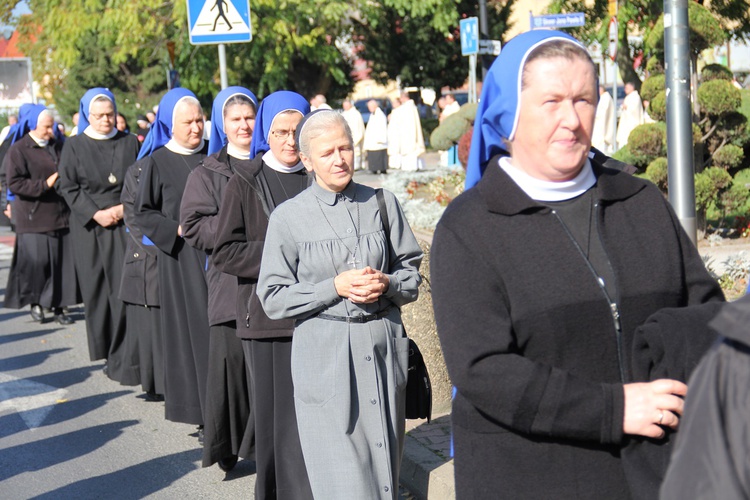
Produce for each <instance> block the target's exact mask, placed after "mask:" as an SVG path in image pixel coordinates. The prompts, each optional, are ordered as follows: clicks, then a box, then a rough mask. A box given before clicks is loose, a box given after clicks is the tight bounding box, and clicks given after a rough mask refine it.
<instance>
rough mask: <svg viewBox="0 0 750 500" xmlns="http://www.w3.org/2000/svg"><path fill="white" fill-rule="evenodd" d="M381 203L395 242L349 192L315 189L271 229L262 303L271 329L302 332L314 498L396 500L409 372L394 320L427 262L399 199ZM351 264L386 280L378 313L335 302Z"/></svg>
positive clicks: (369, 202) (304, 438)
mask: <svg viewBox="0 0 750 500" xmlns="http://www.w3.org/2000/svg"><path fill="white" fill-rule="evenodd" d="M385 201H386V206H387V209H388V216H389V222H390V227H391V230H390V242H389V241H387V240H386V237H385V232H384V230H383V227H382V223H381V219H380V213H379V209H378V204H377V200H376V197H375V190H374V189H372V188H369V187H366V186H362V185H357V184H355V183H354V182H351V183H350V184H349V185H348V186H347V187H346V189H344V191H342V192H341V193H339V194H337V193H333V192H329V191H326V190H324V189H323V188H322V187H320V186H319V185H318V184H317V183H314V184H313V185H312V186H311V187H309V188H308V189H307V190H306V191H304V192H302V193H301V194H299V195H298V196H296V197H295V198H293V199H291V200H289V201H287V202H285V203H283V204H281V205H280V206H279V207H278V208H277V209H276V210H275V211H274V212H273V213H272V214H271V218H270V221H269V226H268V233H267V235H266V243H265V248H264V250H263V262H262V264H261V272H260V279H259V283H258V296H259V297H260V300H261V303H262V305H263V307H264V309H265V311H266V313H267V314H268V316H269V317H270V318H272V319H280V318H294V319H296V320H297V322H296V328H295V331H294V337H293V341H292V378H293V381H294V398H295V408H296V413H297V421H298V426H299V432H300V441H301V443H302V451H303V454H304V458H305V465H306V466H307V470H308V474H309V477H310V484H311V486H312V491H313V495H314V496H315V498H325V499H350V498H357V499H368V498H381V499H384V498H385V499H390V498H396V497H397V495H398V473H399V467H400V462H401V455H402V451H403V438H404V389H405V386H406V375H407V368H408V367H407V365H408V339H407V338H406V336H405V333H404V329H403V326H402V324H401V316H400V311H399V309H398V308H399V307H400V306H402V305H404V304H406V303H409V302H412V301H414V300H416V298H417V293H418V287H419V284H420V276H419V264H420V262H421V260H422V251H421V249H420V247H419V245H418V244H417V241H416V239H415V238H414V235H413V234H412V232H411V229H410V228H409V226H408V224H407V223H406V219H405V217H404V215H403V212H402V211H401V207H400V206H399V205H398V202H397V201H396V199H395V197H394V196H393V194H391V193H389V192H387V191H386V192H385ZM357 234H358V235H359V237H357ZM357 239H359V247H358V248H357V250H356V251H355V247H356V245H357ZM352 253H354V254H355V260H356V261H357V262H356V267H357V268H358V269H361V268H363V267H365V266H370V267H372V268H374V269H379V270H381V271H382V272H384V273H386V274H387V275H388V277H389V279H390V285H389V288H388V290H387V291H386V293H385V294H384V295H382V296H381V297H380V299H379V300H378V301H377V302H376V303H373V304H354V303H352V302H350V301H347V300H344V299H343V298H342V297H340V296H339V295H338V294H337V292H336V288H335V286H334V283H333V280H334V278H335V277H336V276H337V275H338V274H339V273H341V272H343V271H346V270H347V269H349V268H350V265H348V264H347V261H349V260H350V259H351V257H352V255H351V254H352ZM394 306H395V307H394ZM380 311H388V312H387V313H386V315H385V316H384V317H382V318H380V319H376V320H373V321H369V322H365V323H346V322H340V321H332V320H327V319H322V318H319V317H316V315H317V314H319V313H325V314H329V315H335V316H356V315H359V314H374V313H377V312H380Z"/></svg>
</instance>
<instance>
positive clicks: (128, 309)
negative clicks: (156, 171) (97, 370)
mask: <svg viewBox="0 0 750 500" xmlns="http://www.w3.org/2000/svg"><path fill="white" fill-rule="evenodd" d="M147 161H148V160H140V161H137V162H136V163H134V164H133V165H131V166H130V168H129V169H128V171H127V173H126V174H125V185H124V186H123V188H122V194H121V196H120V201H121V202H122V211H123V219H124V221H125V226H126V228H127V233H128V240H127V241H128V242H127V246H126V248H125V262H124V264H123V270H122V282H121V283H120V299H121V300H122V301H124V302H125V314H126V316H127V331H128V334H127V336H128V339H129V340H130V341H133V342H135V343H136V344H137V348H138V359H139V367H140V379H141V387H143V390H144V391H145V392H150V393H155V394H164V352H163V351H162V344H163V338H162V333H161V313H160V310H159V276H158V270H157V259H156V257H157V253H158V250H157V249H156V247H155V246H154V245H149V244H147V243H144V240H143V231H141V230H140V228H138V226H137V225H136V224H135V215H134V205H135V195H136V193H137V191H138V182H139V179H140V176H141V173H142V172H143V167H144V165H145V164H146V162H147Z"/></svg>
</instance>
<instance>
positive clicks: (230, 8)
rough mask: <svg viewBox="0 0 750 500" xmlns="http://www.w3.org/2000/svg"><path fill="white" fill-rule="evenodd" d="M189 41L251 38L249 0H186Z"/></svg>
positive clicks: (246, 39)
mask: <svg viewBox="0 0 750 500" xmlns="http://www.w3.org/2000/svg"><path fill="white" fill-rule="evenodd" d="M187 8H188V9H187V10H188V26H189V27H190V43H192V44H193V45H200V44H208V43H240V42H249V41H250V40H252V39H253V30H252V27H251V26H250V1H249V0H187Z"/></svg>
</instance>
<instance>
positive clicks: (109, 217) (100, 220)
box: [93, 208, 120, 227]
mask: <svg viewBox="0 0 750 500" xmlns="http://www.w3.org/2000/svg"><path fill="white" fill-rule="evenodd" d="M93 219H94V221H95V222H96V223H97V224H99V225H100V226H102V227H109V226H113V225H115V224H117V223H118V222H119V221H120V219H118V218H117V216H116V215H115V213H114V211H113V210H110V209H109V208H105V209H104V210H99V211H98V212H96V213H95V214H94V217H93Z"/></svg>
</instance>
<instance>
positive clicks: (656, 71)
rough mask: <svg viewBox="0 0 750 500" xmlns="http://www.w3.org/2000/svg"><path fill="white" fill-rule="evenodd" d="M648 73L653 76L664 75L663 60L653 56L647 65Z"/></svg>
mask: <svg viewBox="0 0 750 500" xmlns="http://www.w3.org/2000/svg"><path fill="white" fill-rule="evenodd" d="M646 72H647V73H648V74H649V75H651V76H654V75H663V74H664V65H663V64H662V63H661V60H660V59H659V58H658V57H656V56H652V57H650V58H649V60H648V62H647V63H646Z"/></svg>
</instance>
